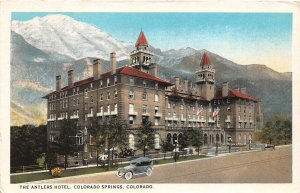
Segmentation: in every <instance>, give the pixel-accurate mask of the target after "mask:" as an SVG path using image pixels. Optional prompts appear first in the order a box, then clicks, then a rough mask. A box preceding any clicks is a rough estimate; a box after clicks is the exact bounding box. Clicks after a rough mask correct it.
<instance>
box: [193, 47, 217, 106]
mask: <svg viewBox="0 0 300 193" xmlns="http://www.w3.org/2000/svg"><path fill="white" fill-rule="evenodd" d="M196 84H197V87H198V90H199V93H200V95H201V96H202V97H204V98H205V99H206V100H208V101H210V100H211V99H213V98H214V96H215V69H214V66H213V65H212V64H211V61H210V59H209V57H208V54H207V53H206V52H204V54H203V56H202V59H201V62H200V70H199V71H197V72H196Z"/></svg>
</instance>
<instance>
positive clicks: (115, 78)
mask: <svg viewBox="0 0 300 193" xmlns="http://www.w3.org/2000/svg"><path fill="white" fill-rule="evenodd" d="M114 83H115V84H117V83H118V77H117V76H114Z"/></svg>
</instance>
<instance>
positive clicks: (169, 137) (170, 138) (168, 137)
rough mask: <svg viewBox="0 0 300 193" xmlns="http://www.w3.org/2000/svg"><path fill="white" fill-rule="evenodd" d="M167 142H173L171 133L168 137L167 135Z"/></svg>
mask: <svg viewBox="0 0 300 193" xmlns="http://www.w3.org/2000/svg"><path fill="white" fill-rule="evenodd" d="M167 141H168V142H171V141H172V135H171V133H168V135H167Z"/></svg>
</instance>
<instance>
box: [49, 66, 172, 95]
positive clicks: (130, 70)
mask: <svg viewBox="0 0 300 193" xmlns="http://www.w3.org/2000/svg"><path fill="white" fill-rule="evenodd" d="M116 74H124V75H128V76H134V77H139V78H144V79H148V80H153V81H156V82H159V83H162V84H165V85H167V86H171V85H172V84H171V83H170V82H167V81H165V80H162V79H160V78H157V77H155V76H152V75H150V74H147V73H145V72H142V71H140V70H137V69H135V68H132V67H129V66H123V67H121V68H118V69H117V70H116ZM110 76H112V73H111V72H106V73H104V74H102V75H101V78H108V77H110ZM93 81H95V80H94V77H90V78H87V79H84V80H80V81H78V82H74V86H80V85H83V84H88V83H90V82H93ZM69 88H70V87H69V86H65V87H63V88H62V89H61V90H62V91H64V90H68V89H69ZM55 92H58V91H53V92H51V93H49V94H48V95H50V94H53V93H55ZM48 95H46V96H48ZM46 96H45V97H46Z"/></svg>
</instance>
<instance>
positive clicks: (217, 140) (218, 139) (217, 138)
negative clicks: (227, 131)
mask: <svg viewBox="0 0 300 193" xmlns="http://www.w3.org/2000/svg"><path fill="white" fill-rule="evenodd" d="M219 141H220V137H219V134H216V143H218V142H219Z"/></svg>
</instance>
